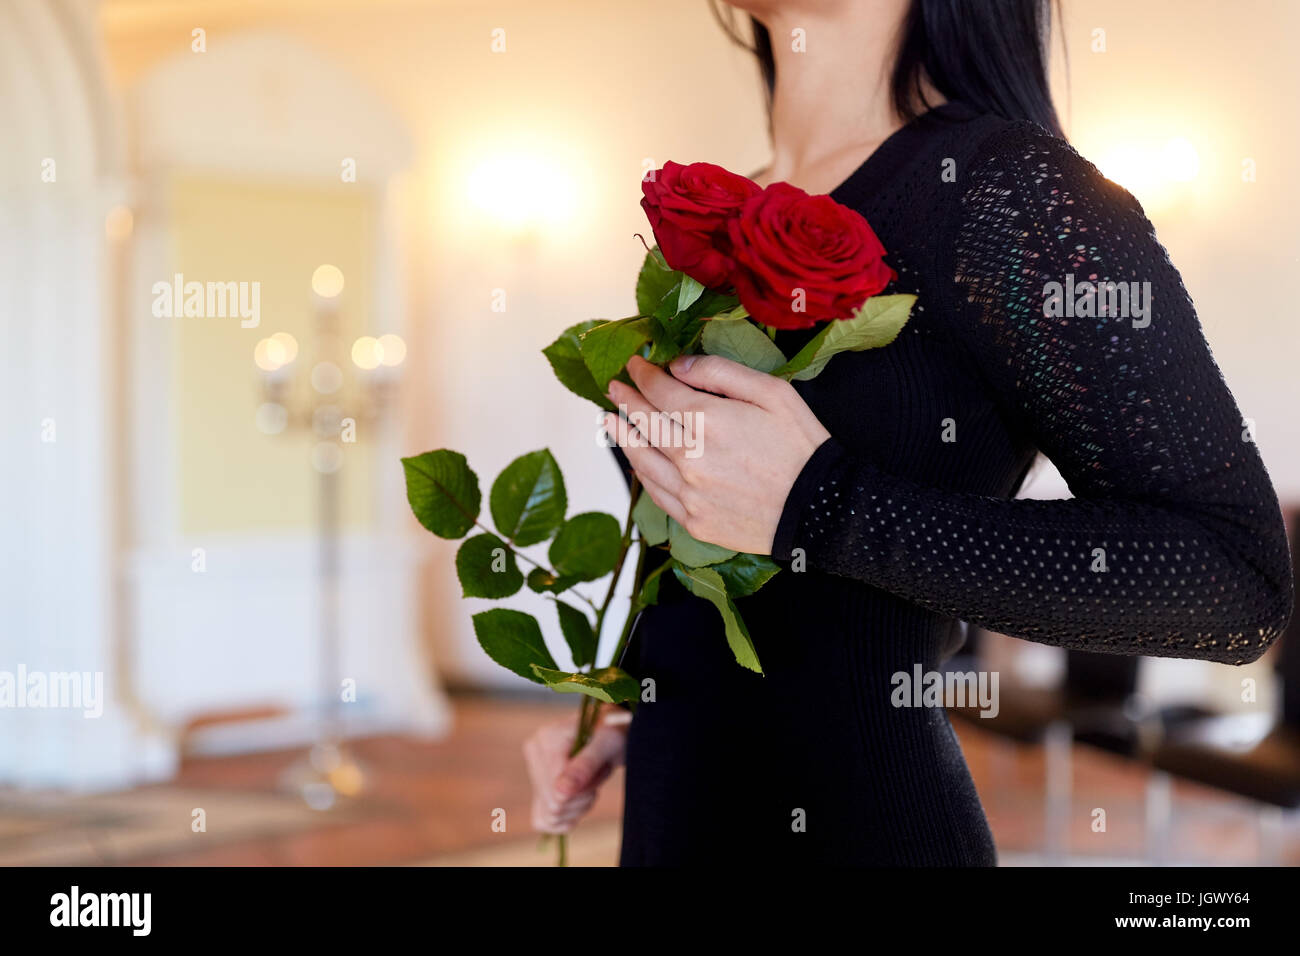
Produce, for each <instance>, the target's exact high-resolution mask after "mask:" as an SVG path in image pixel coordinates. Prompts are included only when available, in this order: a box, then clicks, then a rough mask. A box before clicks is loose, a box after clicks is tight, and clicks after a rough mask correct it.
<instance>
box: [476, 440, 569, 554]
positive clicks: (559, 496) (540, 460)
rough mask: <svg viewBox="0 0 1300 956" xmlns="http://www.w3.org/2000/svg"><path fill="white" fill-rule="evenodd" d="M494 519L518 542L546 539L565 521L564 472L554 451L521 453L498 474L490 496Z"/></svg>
mask: <svg viewBox="0 0 1300 956" xmlns="http://www.w3.org/2000/svg"><path fill="white" fill-rule="evenodd" d="M489 502H490V505H491V508H492V521H493V523H494V524H496V526H497V530H498V531H500V532H501V533H502V534H503V535H505V536H506V537H507V538H509V539H510V540H511V541H513V542H514V543H515V544H517V545H520V546H521V547H522V546H527V545H530V544H537V543H538V542H539V541H545V540H546V539H547V538H549V537H550V536H551V535H553V534H555V532H556V531H557V530H558V529H559V527H560V525H561V524H563V523H564V512H565V510H566V509H567V508H568V506H569V505H568V499H567V498H566V497H565V494H564V476H563V475H561V474H560V466H559V465H557V464H556V463H555V459H554V458H553V457H551V453H550V451H548V450H547V449H545V448H543V449H542V450H541V451H534V452H529V453H528V454H527V455H521V456H520V457H519V458H516V459H515V460H514V461H512V462H511V463H510V464H508V465H506V468H505V471H503V472H501V474H500V475H498V476H497V480H496V481H494V482H493V483H492V494H491V495H490V497H489Z"/></svg>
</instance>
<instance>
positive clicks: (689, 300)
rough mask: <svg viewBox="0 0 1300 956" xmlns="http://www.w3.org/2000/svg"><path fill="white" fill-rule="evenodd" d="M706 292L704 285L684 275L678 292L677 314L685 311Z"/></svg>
mask: <svg viewBox="0 0 1300 956" xmlns="http://www.w3.org/2000/svg"><path fill="white" fill-rule="evenodd" d="M703 294H704V286H703V285H702V284H701V283H700V282H699V281H698V280H696V279H692V278H691V277H690V276H688V275H683V276H682V281H681V286H680V287H679V289H678V292H677V314H678V315H681V313H683V312H685V311H686V310H687V309H689V308H690V307H691V306H692V305H694V304H695V303H696V301H697V300H698V299H699V298H700V296H701V295H703Z"/></svg>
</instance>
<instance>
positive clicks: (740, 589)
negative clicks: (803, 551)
mask: <svg viewBox="0 0 1300 956" xmlns="http://www.w3.org/2000/svg"><path fill="white" fill-rule="evenodd" d="M711 567H712V569H713V570H714V571H716V572H718V575H719V576H720V577H721V578H722V580H723V581H724V582H726V585H727V593H728V594H729V595H731V596H732V597H733V598H737V597H745V596H746V595H747V594H753V593H754V592H755V591H757V590H758V589H759V588H761V587H762V586H763V585H764V584H766V583H767V581H768V579H769V578H771V577H772V575H774V574H776V572H778V571H780V570H781V566H780V565H779V564H777V563H776V562H775V561H773V560H772V559H771V558H767V557H764V556H763V555H761V554H746V553H744V552H743V551H742V552H741V553H739V554H737V555H736V556H735V557H734V558H728V559H727V560H726V561H723V562H721V563H719V564H714V565H711Z"/></svg>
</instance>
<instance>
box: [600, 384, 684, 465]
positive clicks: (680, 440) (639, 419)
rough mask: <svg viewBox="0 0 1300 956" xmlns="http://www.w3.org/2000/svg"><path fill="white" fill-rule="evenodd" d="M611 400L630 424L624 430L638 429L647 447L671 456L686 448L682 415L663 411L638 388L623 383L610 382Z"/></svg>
mask: <svg viewBox="0 0 1300 956" xmlns="http://www.w3.org/2000/svg"><path fill="white" fill-rule="evenodd" d="M609 398H610V400H611V401H613V402H614V404H615V405H617V406H618V407H619V411H620V412H622V413H623V416H624V418H625V420H626V423H627V424H626V425H625V426H624V427H626V428H634V429H636V431H637V432H638V434H639V435H640V437H641V438H644V439H645V441H646V442H647V443H648V444H650V445H653V446H654V447H655V448H659V449H661V450H663V452H664V453H665V454H666V455H668V456H670V457H672V456H675V455H676V454H678V453H679V452H680V450H681V449H682V448H684V447H685V446H686V441H685V431H684V428H683V422H684V421H685V419H683V417H682V416H681V415H680V414H669V413H668V412H664V411H660V410H659V409H658V408H656V407H655V406H654V405H652V404H650V403H649V402H648V401H646V399H645V396H644V395H642V394H641V393H640V392H638V391H637V390H636V389H635V388H632V387H630V386H628V385H624V384H623V383H622V382H610V383H609Z"/></svg>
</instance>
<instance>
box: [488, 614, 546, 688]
mask: <svg viewBox="0 0 1300 956" xmlns="http://www.w3.org/2000/svg"><path fill="white" fill-rule="evenodd" d="M472 620H473V622H474V634H475V636H476V637H478V642H479V646H481V647H482V648H483V650H485V651H486V652H487V656H488V657H490V658H492V659H493V660H494V661H496V662H497V663H498V664H500V665H501V666H502V667H504V668H506V669H507V670H511V671H514V672H515V673H516V674H518V675H519V676H520V677H526V678H528V679H529V680H530V681H534V682H535V683H538V684H542V683H545V681H543V680H542V679H541V678H539V677H538V676H537V674H536V673H535V672H534V671H533V665H534V664H536V665H538V666H539V667H549V668H552V669H554V667H555V658H553V657H552V656H551V652H550V651H549V650H547V649H546V642H545V641H544V640H543V639H542V629H541V628H540V627H539V626H538V624H537V620H536V618H534V617H533V616H532V615H531V614H525V613H524V612H523V611H512V610H510V609H509V608H504V607H497V608H493V609H492V610H490V611H483V612H482V613H480V614H475V615H474V617H473V618H472Z"/></svg>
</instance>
